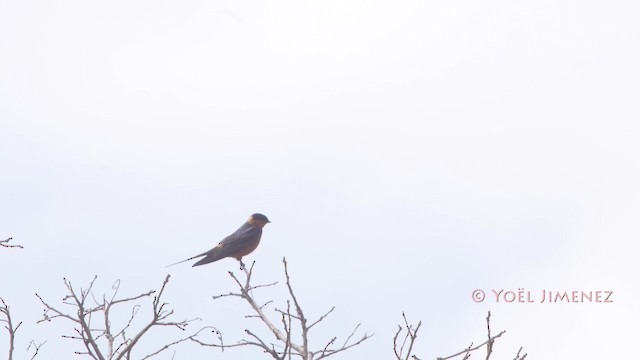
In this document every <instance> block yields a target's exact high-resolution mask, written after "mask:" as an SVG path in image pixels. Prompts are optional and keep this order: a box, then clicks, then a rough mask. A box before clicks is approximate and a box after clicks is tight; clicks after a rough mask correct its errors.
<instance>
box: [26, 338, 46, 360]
mask: <svg viewBox="0 0 640 360" xmlns="http://www.w3.org/2000/svg"><path fill="white" fill-rule="evenodd" d="M46 343H47V342H46V341H45V342H41V343H40V344H36V342H35V341H33V340H31V342H30V343H29V346H27V351H28V350H30V349H31V348H33V349H34V353H33V356H31V360H33V359H35V358H36V356H38V353H39V352H40V348H42V346H43V345H44V344H46Z"/></svg>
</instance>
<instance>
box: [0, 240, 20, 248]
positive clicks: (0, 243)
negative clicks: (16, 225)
mask: <svg viewBox="0 0 640 360" xmlns="http://www.w3.org/2000/svg"><path fill="white" fill-rule="evenodd" d="M11 240H13V238H12V237H10V238H7V239H6V240H0V246H2V247H6V248H20V249H22V248H24V246H22V245H10V244H9V242H10V241H11Z"/></svg>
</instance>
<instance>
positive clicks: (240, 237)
mask: <svg viewBox="0 0 640 360" xmlns="http://www.w3.org/2000/svg"><path fill="white" fill-rule="evenodd" d="M270 222H271V221H269V219H267V217H266V216H264V215H262V214H257V213H256V214H253V215H251V216H249V219H248V220H247V222H246V223H244V224H243V225H242V226H240V228H238V230H236V231H235V232H234V233H233V234H231V235H229V236H227V237H226V238H224V239H223V240H222V241H220V242H219V243H218V245H216V247H214V248H213V249H211V250H209V251H205V252H203V253H202V254H198V255H196V256H193V257H190V258H188V259H186V260H182V261H178V262H177V263H174V264H171V265H167V266H166V267H169V266H173V265H177V264H180V263H183V262H186V261H189V260H193V259H197V258H199V257H203V256H204V257H203V258H202V259H200V260H199V261H198V262H196V263H195V264H193V265H192V266H199V265H204V264H209V263H212V262H214V261H218V260H220V259H224V258H227V257H233V258H236V260H238V261H240V268H241V269H243V268H244V264H243V263H242V257H243V256H245V255H247V254H249V253H251V252H252V251H253V250H255V249H256V248H257V247H258V244H260V238H261V237H262V228H263V227H264V226H265V225H267V224H268V223H270Z"/></svg>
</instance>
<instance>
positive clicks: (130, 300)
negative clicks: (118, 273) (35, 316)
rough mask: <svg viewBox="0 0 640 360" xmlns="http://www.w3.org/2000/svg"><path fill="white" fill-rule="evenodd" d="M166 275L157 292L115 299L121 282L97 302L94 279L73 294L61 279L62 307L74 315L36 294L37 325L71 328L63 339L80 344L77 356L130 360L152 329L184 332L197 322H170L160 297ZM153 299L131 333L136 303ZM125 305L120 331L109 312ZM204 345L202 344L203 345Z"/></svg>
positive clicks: (169, 344) (170, 345)
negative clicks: (58, 322)
mask: <svg viewBox="0 0 640 360" xmlns="http://www.w3.org/2000/svg"><path fill="white" fill-rule="evenodd" d="M169 277H170V276H169V275H167V277H166V278H165V280H164V282H163V283H162V286H161V287H160V290H159V291H155V290H150V291H148V292H145V293H142V294H139V295H135V296H131V297H124V298H117V295H118V290H119V288H120V280H118V281H116V282H115V283H114V285H113V287H112V289H113V293H112V295H111V296H110V297H107V296H106V295H103V296H102V298H101V299H97V298H96V297H95V296H94V294H93V286H94V283H95V281H96V278H97V277H94V278H93V280H92V281H91V283H90V284H89V287H88V288H87V289H80V290H76V289H75V288H74V287H73V286H72V285H71V282H70V281H68V280H67V279H64V284H65V286H66V288H67V294H66V295H65V297H64V298H63V300H62V302H63V304H64V305H68V306H71V307H72V308H74V311H73V312H70V313H66V312H63V311H61V310H59V308H57V307H55V306H52V305H49V303H47V302H46V301H44V299H43V298H42V297H41V296H40V295H38V294H36V296H37V297H38V299H40V302H41V303H42V305H44V307H45V309H44V314H43V318H42V319H41V320H39V321H38V323H41V322H45V321H51V320H53V319H56V318H62V319H66V320H69V321H71V322H72V323H73V324H74V328H73V330H74V334H73V335H63V338H67V339H72V340H79V341H80V343H82V345H83V346H84V349H83V350H79V351H76V352H75V353H76V354H78V355H86V356H88V357H91V358H93V359H95V360H120V359H126V360H129V359H131V356H132V355H131V354H132V352H133V350H134V348H135V347H136V345H138V344H139V342H140V340H141V339H142V338H143V337H145V335H147V334H148V333H149V330H150V329H151V328H154V327H170V328H177V329H179V330H185V329H186V327H187V326H188V325H189V324H191V323H192V322H194V321H196V320H199V319H190V320H180V321H172V320H169V317H171V315H173V310H170V309H168V308H167V305H168V304H167V303H165V302H163V301H162V295H163V294H164V290H165V288H166V286H167V283H168V282H169ZM146 298H149V299H152V301H151V312H150V314H149V315H150V316H149V318H148V320H146V322H145V323H144V325H143V326H141V327H137V329H136V330H134V329H133V327H134V326H132V324H133V323H134V319H136V318H137V316H138V313H139V309H140V308H141V306H140V305H139V304H138V301H139V300H142V299H146ZM90 303H91V304H90ZM124 304H127V305H129V306H130V315H129V316H128V320H127V321H126V322H125V323H124V324H123V325H122V326H120V327H119V328H115V327H114V326H113V325H112V313H111V312H112V311H114V309H115V307H116V306H118V307H120V305H124ZM208 328H210V327H203V328H201V329H200V330H198V331H196V332H194V333H192V334H191V335H189V336H186V337H182V338H180V339H177V340H175V341H172V342H169V343H166V344H164V345H162V346H160V347H159V348H158V349H157V350H155V351H153V352H150V353H148V354H147V355H145V356H142V357H140V359H143V360H144V359H149V358H152V357H154V356H156V355H158V354H160V353H161V352H163V351H165V350H167V349H169V348H170V347H172V346H174V345H177V344H179V343H182V342H185V341H187V340H193V339H195V338H196V336H197V335H198V334H199V333H200V332H201V331H203V330H204V329H208ZM203 344H204V343H203Z"/></svg>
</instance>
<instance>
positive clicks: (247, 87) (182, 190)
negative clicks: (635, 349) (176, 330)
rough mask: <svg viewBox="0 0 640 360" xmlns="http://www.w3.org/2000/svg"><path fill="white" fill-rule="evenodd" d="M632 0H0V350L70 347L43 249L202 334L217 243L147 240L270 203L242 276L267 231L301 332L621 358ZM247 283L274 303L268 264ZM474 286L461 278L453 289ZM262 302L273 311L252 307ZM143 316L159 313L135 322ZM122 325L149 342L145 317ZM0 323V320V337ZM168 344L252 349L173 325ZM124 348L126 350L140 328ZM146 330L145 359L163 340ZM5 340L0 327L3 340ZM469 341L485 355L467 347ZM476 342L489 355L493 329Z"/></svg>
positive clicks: (627, 248)
mask: <svg viewBox="0 0 640 360" xmlns="http://www.w3.org/2000/svg"><path fill="white" fill-rule="evenodd" d="M639 11H640V6H639V5H638V4H637V3H636V2H634V1H615V0H614V1H607V2H599V1H545V0H543V1H534V2H532V1H485V2H477V1H463V0H460V1H404V0H400V1H367V2H364V1H350V0H340V1H333V0H323V1H307V0H296V1H268V2H267V1H244V2H242V1H241V2H237V1H210V2H206V1H189V0H187V1H158V0H154V1H135V2H132V1H119V0H116V1H108V2H97V1H52V0H48V1H15V0H8V1H7V0H0V239H5V238H7V237H10V236H12V237H14V242H15V243H19V244H21V245H23V246H24V249H5V248H0V296H2V297H3V298H4V299H5V300H6V301H7V302H8V303H9V304H10V305H11V306H12V308H11V309H12V311H13V313H14V318H15V319H16V320H22V321H24V324H23V327H22V328H21V331H20V333H19V336H18V340H17V349H16V352H17V353H16V358H19V359H26V358H27V355H28V354H27V353H26V352H24V349H25V348H26V345H27V343H28V341H29V340H31V339H35V340H36V341H44V340H47V341H48V342H47V344H46V345H45V347H44V348H43V349H42V359H62V358H65V359H70V358H73V356H74V355H73V351H75V350H78V349H79V345H80V344H75V343H73V342H71V341H69V340H65V339H62V338H60V335H61V334H63V333H69V332H70V331H69V329H71V326H70V325H71V324H68V323H65V322H64V321H54V322H51V323H46V324H38V325H36V324H35V322H36V320H38V319H39V317H40V316H41V314H42V307H41V305H39V303H38V300H37V298H36V297H35V296H34V293H35V292H38V293H39V294H41V295H42V296H43V297H44V298H45V299H47V300H50V302H51V303H58V304H59V301H60V299H62V296H63V294H64V284H63V281H62V279H63V277H66V278H67V279H70V280H71V281H72V282H73V284H74V285H76V286H77V287H80V286H83V287H86V285H88V282H89V281H90V280H91V278H92V277H93V276H94V275H98V281H97V283H96V287H95V290H96V293H97V294H101V293H105V292H106V293H109V292H110V289H111V285H112V284H113V283H114V281H116V280H117V279H120V280H121V281H122V287H121V289H120V291H121V294H122V295H123V296H124V295H134V294H137V293H140V292H143V291H147V290H151V289H154V288H158V287H159V286H160V284H161V283H162V280H163V279H164V277H165V275H166V274H167V273H171V274H172V278H171V281H170V283H169V286H168V290H167V293H166V300H167V301H169V302H170V303H171V305H172V306H173V307H174V308H175V310H176V318H191V317H201V318H202V319H203V321H202V324H204V325H206V324H212V325H215V326H216V327H218V328H219V329H221V330H222V331H223V334H224V336H225V340H226V342H233V341H235V340H237V339H239V338H242V337H243V332H242V330H243V329H245V328H247V327H253V328H259V327H260V326H261V324H259V323H257V322H256V321H255V320H251V319H245V318H244V315H245V314H247V313H248V312H249V310H250V309H249V307H248V306H247V305H246V304H244V303H241V302H239V301H237V300H233V299H222V300H218V301H216V302H214V301H213V300H212V299H211V296H212V295H216V294H219V293H224V292H228V291H230V290H232V289H234V286H233V285H234V283H233V282H232V280H231V279H230V278H229V277H228V274H227V271H228V270H233V271H236V272H237V270H238V265H237V263H236V262H235V260H231V259H226V260H223V261H220V262H217V263H214V264H211V265H207V266H203V267H199V268H191V267H190V266H189V264H182V265H179V266H176V267H173V268H169V269H165V268H164V266H165V265H166V264H169V263H172V262H175V261H178V260H181V259H183V258H187V257H190V256H192V255H194V254H196V253H199V252H202V251H205V250H207V249H209V248H211V247H213V246H214V245H215V244H216V243H217V242H218V241H220V240H221V239H222V238H224V236H226V235H228V234H229V233H231V232H233V231H234V230H235V229H236V228H237V227H239V226H240V225H241V224H242V223H243V222H244V221H245V219H246V218H247V217H248V216H249V215H250V214H251V213H254V212H261V213H264V214H265V215H267V216H268V217H269V218H270V219H271V220H272V221H273V223H272V224H269V225H267V227H266V228H265V229H264V235H263V238H262V243H261V244H260V247H259V248H258V249H257V250H256V251H255V252H254V253H253V254H251V255H249V256H247V257H246V259H247V260H248V261H253V260H255V261H256V269H255V272H256V275H255V276H256V280H257V281H259V282H271V281H276V280H280V281H281V280H282V278H283V273H282V263H281V260H282V257H284V256H286V257H287V259H288V262H289V266H290V272H291V275H292V281H293V285H294V288H295V289H296V290H297V292H298V295H299V300H300V301H301V302H302V304H303V306H304V308H305V310H306V312H307V315H308V316H309V317H317V316H320V315H322V314H323V313H324V312H325V311H327V310H328V309H330V308H331V306H333V305H336V306H337V309H336V311H335V313H334V314H333V316H332V317H329V318H328V319H327V320H326V321H325V322H324V325H323V327H322V328H321V329H318V330H317V331H318V333H317V334H316V336H317V337H314V338H313V344H315V345H317V346H323V345H324V343H325V342H326V341H327V340H328V339H330V338H331V337H332V336H334V335H337V336H341V337H342V338H344V337H345V336H346V335H348V334H349V333H350V331H351V329H352V327H353V326H355V325H356V324H357V323H362V325H361V328H362V329H363V330H364V331H367V332H368V333H375V336H374V337H373V338H372V339H371V340H369V341H368V342H366V343H364V344H363V345H361V346H360V347H358V348H356V349H353V350H351V351H349V352H347V353H344V354H342V355H336V359H355V358H368V359H385V358H392V356H393V354H392V348H391V341H392V338H393V334H394V332H395V330H396V324H398V323H399V322H400V321H401V320H402V318H401V313H402V311H405V312H406V313H407V315H408V317H409V318H410V319H411V320H414V321H416V322H417V321H418V320H422V321H423V327H422V329H421V334H420V337H419V339H418V344H417V347H416V349H417V352H416V354H417V355H418V356H420V357H421V358H423V359H434V358H436V357H438V356H445V355H449V354H451V353H454V352H456V351H459V350H461V349H463V348H464V347H466V346H468V345H469V344H470V343H471V342H475V343H480V342H481V341H484V339H485V337H486V332H485V323H484V317H485V316H486V312H487V310H491V311H492V313H493V317H492V319H493V326H494V331H496V332H497V331H499V330H502V329H506V330H507V333H506V334H505V335H504V336H503V337H502V338H501V339H500V340H499V341H498V342H497V343H496V348H495V359H512V358H513V357H515V353H516V352H517V350H518V348H519V347H520V346H523V347H524V349H525V351H526V352H528V353H529V354H530V355H529V356H530V358H532V359H561V358H566V359H596V358H600V359H604V358H607V359H620V358H628V356H629V351H630V350H629V349H630V346H632V345H634V344H636V343H637V338H638V335H640V333H639V332H638V327H637V324H638V322H639V321H640V305H639V302H638V300H639V298H640V286H639V285H638V277H637V274H638V273H640V255H639V253H638V250H639V249H638V238H639V235H640V231H639V230H638V218H639V216H640V192H639V189H638V184H640V163H639V162H638V154H640V145H639V142H638V138H639V136H640V125H639V124H638V119H639V118H640V110H639V109H638V99H639V98H640V91H639V88H638V84H639V83H640V71H639V70H638V64H640V43H639V42H638V39H639V38H640V25H638V15H639ZM281 285H282V283H281V284H280V285H279V287H277V288H275V289H272V290H265V291H264V292H263V293H259V292H257V293H256V296H257V297H258V298H259V299H260V300H262V301H267V300H269V299H274V300H275V301H276V304H279V305H278V306H279V307H282V306H283V305H282V304H283V302H284V300H285V288H284V287H282V286H281ZM475 289H482V290H484V291H485V292H486V293H487V298H486V299H485V301H484V302H482V303H476V302H474V301H473V299H472V296H471V295H472V291H473V290H475ZM494 289H495V290H500V289H504V290H505V291H509V290H511V291H517V290H518V289H524V290H529V291H531V292H532V294H534V295H533V296H536V297H539V293H540V291H542V290H543V289H546V290H552V291H561V292H564V291H573V290H579V291H597V290H600V291H613V296H612V301H613V303H606V304H605V303H581V304H573V303H572V304H567V303H552V304H548V303H544V304H539V303H533V304H531V303H510V304H506V303H496V301H495V297H492V296H493V295H492V294H491V291H492V290H494ZM273 314H274V316H276V317H277V314H275V313H273ZM161 336H164V335H163V334H162V333H160V332H159V333H158V334H157V336H156V337H161ZM141 346H146V345H144V344H142V345H141ZM6 348H7V334H6V333H5V332H2V333H0V354H2V353H6ZM176 350H177V353H176V357H175V358H176V359H195V358H197V359H204V358H207V359H213V358H215V359H223V360H224V359H227V360H235V359H246V358H248V357H249V356H251V357H252V358H261V357H260V356H261V355H259V352H257V351H255V350H237V349H236V350H235V351H233V349H229V350H228V351H225V352H224V353H220V352H219V351H215V350H211V349H201V348H198V347H194V346H181V347H177V348H176ZM140 355H142V354H138V356H140ZM171 355H172V353H171V352H167V353H166V354H164V356H163V357H159V358H160V359H170V358H171ZM0 357H1V355H0ZM476 357H478V358H480V357H481V355H476ZM492 358H494V357H492Z"/></svg>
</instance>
